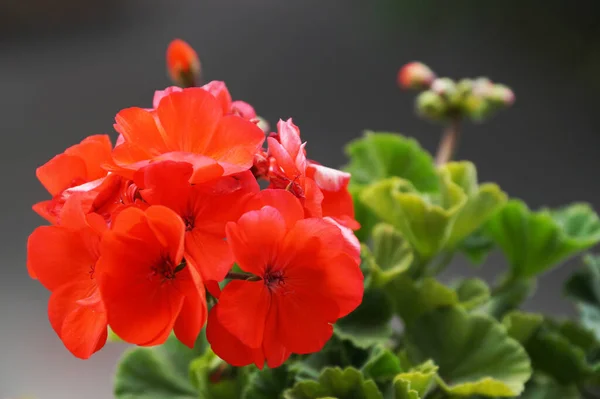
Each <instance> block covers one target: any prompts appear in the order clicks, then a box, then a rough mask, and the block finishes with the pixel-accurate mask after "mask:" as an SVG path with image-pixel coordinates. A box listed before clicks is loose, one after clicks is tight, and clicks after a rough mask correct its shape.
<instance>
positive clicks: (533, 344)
mask: <svg viewBox="0 0 600 399" xmlns="http://www.w3.org/2000/svg"><path fill="white" fill-rule="evenodd" d="M525 349H527V353H528V354H529V357H530V358H531V363H532V365H533V367H534V368H535V369H536V370H539V371H542V372H544V373H545V374H548V375H550V376H552V377H553V378H554V379H555V380H556V381H558V382H559V383H561V384H571V383H577V382H581V381H584V380H586V379H587V378H589V377H591V376H592V374H593V372H594V370H593V369H592V367H591V366H590V365H589V364H588V363H587V360H586V353H585V351H584V350H583V349H582V348H580V347H578V346H576V345H574V344H573V343H572V342H570V341H569V339H568V338H567V337H565V336H564V335H563V334H561V332H560V330H559V329H557V328H555V327H553V326H551V325H548V324H546V325H545V326H544V328H541V329H540V330H538V332H537V333H536V334H535V335H533V336H532V337H531V338H530V339H529V340H528V341H527V342H526V343H525Z"/></svg>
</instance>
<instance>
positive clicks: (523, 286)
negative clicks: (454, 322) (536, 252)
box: [477, 279, 537, 320]
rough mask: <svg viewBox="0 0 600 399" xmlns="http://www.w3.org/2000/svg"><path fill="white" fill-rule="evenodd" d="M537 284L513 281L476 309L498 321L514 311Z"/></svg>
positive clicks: (527, 281)
mask: <svg viewBox="0 0 600 399" xmlns="http://www.w3.org/2000/svg"><path fill="white" fill-rule="evenodd" d="M536 287H537V282H536V280H535V279H524V280H513V281H512V282H511V283H510V284H505V285H504V286H502V288H500V289H499V290H498V291H497V292H494V294H493V295H492V297H491V298H490V300H489V301H488V302H486V303H485V304H484V305H483V306H481V307H480V308H479V309H477V310H478V311H479V312H482V313H487V314H489V315H490V316H493V317H495V318H496V319H498V320H500V319H502V317H503V316H504V315H505V314H506V313H508V312H510V311H511V310H515V309H517V308H518V307H519V305H521V304H522V303H523V302H524V301H525V300H526V299H527V298H529V297H530V296H531V295H533V293H534V292H535V290H536Z"/></svg>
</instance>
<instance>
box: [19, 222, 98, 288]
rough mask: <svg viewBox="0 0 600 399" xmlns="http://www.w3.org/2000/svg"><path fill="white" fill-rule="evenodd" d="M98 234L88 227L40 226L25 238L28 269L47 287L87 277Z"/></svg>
mask: <svg viewBox="0 0 600 399" xmlns="http://www.w3.org/2000/svg"><path fill="white" fill-rule="evenodd" d="M98 242H99V238H98V237H97V236H94V235H93V234H91V233H90V232H88V231H78V230H70V229H67V228H64V227H60V226H41V227H38V228H37V229H35V230H34V231H33V233H31V235H30V236H29V239H28V240H27V269H28V270H29V274H30V276H35V277H36V278H37V279H38V280H39V281H40V283H42V284H43V285H44V286H45V287H46V288H48V289H49V290H51V291H52V290H55V289H57V288H58V287H60V286H62V285H64V284H67V283H70V282H74V281H85V280H88V281H89V279H90V273H91V272H92V270H93V266H94V265H95V263H96V261H97V260H98Z"/></svg>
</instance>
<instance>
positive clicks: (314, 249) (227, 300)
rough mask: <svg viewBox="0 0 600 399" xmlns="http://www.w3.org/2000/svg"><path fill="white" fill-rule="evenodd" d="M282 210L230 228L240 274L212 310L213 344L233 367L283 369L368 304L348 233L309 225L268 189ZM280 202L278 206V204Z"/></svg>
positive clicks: (281, 193)
mask: <svg viewBox="0 0 600 399" xmlns="http://www.w3.org/2000/svg"><path fill="white" fill-rule="evenodd" d="M267 191H270V193H269V194H268V196H270V197H271V198H277V203H278V204H279V206H277V207H273V206H264V207H262V208H260V209H259V210H254V211H250V212H247V213H246V214H244V215H243V216H242V217H241V218H240V219H239V220H238V221H237V222H230V223H229V224H228V225H227V240H228V241H229V244H230V246H231V248H232V251H233V253H234V257H235V260H236V262H237V264H238V265H239V266H240V268H241V269H242V270H244V271H245V272H248V273H251V274H252V275H255V276H257V277H256V278H254V279H249V280H234V281H231V282H229V283H228V284H227V285H226V286H225V288H224V289H223V291H222V293H221V295H220V297H219V303H218V304H217V305H215V306H214V307H213V309H212V310H211V317H210V322H209V325H208V329H207V337H208V339H209V342H210V343H211V345H212V348H213V350H214V351H215V353H216V354H217V355H218V356H220V357H221V358H223V359H224V360H226V361H227V362H229V363H231V364H234V365H243V364H249V363H255V364H256V365H257V366H258V367H262V366H263V362H264V361H265V360H266V362H267V364H268V366H269V367H277V366H279V365H281V364H282V363H283V362H284V361H285V360H286V359H287V358H288V357H289V355H290V354H291V353H298V354H306V353H311V352H315V351H318V350H320V349H321V348H322V347H323V345H324V344H325V343H326V342H327V341H328V340H329V338H330V337H331V334H332V333H333V326H332V325H333V323H335V322H336V321H337V320H338V319H339V318H341V317H343V316H345V315H347V314H348V313H350V312H351V311H352V310H354V309H355V308H356V307H357V306H358V305H359V304H360V302H361V300H362V294H363V275H362V273H361V271H360V268H359V264H358V257H357V256H356V255H357V253H356V252H354V251H353V250H352V249H350V247H349V245H348V242H347V240H346V238H345V237H344V234H343V232H342V230H341V229H340V228H339V227H338V226H337V225H336V224H335V223H333V222H330V221H326V220H323V219H320V218H309V219H304V209H303V208H302V206H301V204H300V202H299V201H298V200H297V199H296V198H294V197H293V196H292V195H291V194H290V193H289V192H287V191H285V190H267ZM273 202H274V201H273Z"/></svg>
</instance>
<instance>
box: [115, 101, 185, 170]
mask: <svg viewBox="0 0 600 399" xmlns="http://www.w3.org/2000/svg"><path fill="white" fill-rule="evenodd" d="M163 102H164V101H163ZM161 103H162V102H161ZM115 121H116V125H115V128H116V129H117V131H118V132H119V133H121V134H122V135H123V137H124V138H125V142H126V144H127V145H128V147H130V148H131V149H133V150H135V151H136V152H137V155H138V156H140V155H142V153H143V154H144V155H145V157H144V158H145V159H149V158H152V157H153V156H156V155H159V154H163V153H165V152H169V151H170V150H173V149H175V148H173V147H171V146H170V144H171V143H172V138H171V137H168V136H166V134H165V133H164V132H163V131H161V129H159V128H158V126H157V125H156V121H155V119H154V116H153V115H152V113H151V112H148V111H146V110H144V109H142V108H137V107H133V108H126V109H124V110H122V111H120V112H119V113H118V114H117V116H116V117H115ZM119 147H120V146H119ZM117 148H118V147H117ZM115 150H116V149H115ZM114 155H115V154H113V156H114ZM117 158H119V157H115V160H116V161H118V159H117ZM144 158H142V159H144ZM142 159H137V160H138V161H140V160H142Z"/></svg>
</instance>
